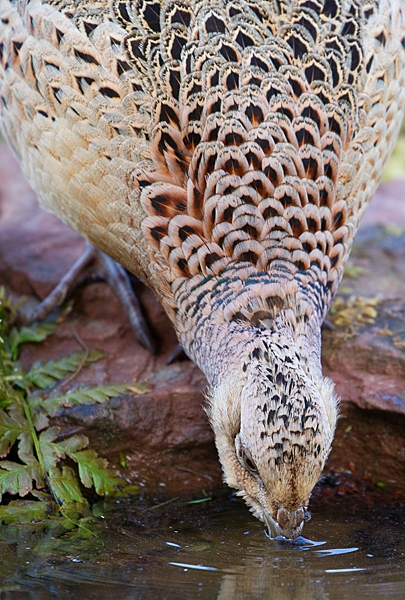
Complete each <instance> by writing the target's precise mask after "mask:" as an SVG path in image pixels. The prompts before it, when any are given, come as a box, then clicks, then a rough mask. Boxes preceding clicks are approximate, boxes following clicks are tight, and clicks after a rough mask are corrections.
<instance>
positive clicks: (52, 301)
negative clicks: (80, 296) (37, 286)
mask: <svg viewBox="0 0 405 600" xmlns="http://www.w3.org/2000/svg"><path fill="white" fill-rule="evenodd" d="M89 267H92V269H94V268H96V270H97V275H98V276H97V280H100V279H102V280H105V281H107V283H108V284H109V285H110V287H111V289H112V291H113V292H114V294H115V295H116V296H117V298H118V300H119V301H120V303H121V306H122V308H123V309H124V312H125V313H126V315H127V317H128V319H129V322H130V323H131V327H132V330H133V332H134V334H135V337H136V339H137V340H138V342H139V343H140V344H141V345H142V346H143V347H144V348H146V349H147V350H149V351H150V352H151V353H152V354H154V353H155V351H156V349H155V343H154V341H153V338H152V335H151V332H150V330H149V327H148V324H147V322H146V320H145V317H144V316H143V314H142V310H141V306H140V303H139V300H138V298H137V297H136V294H135V292H134V290H133V289H132V286H131V282H130V278H129V275H128V274H127V272H126V271H125V269H124V267H122V266H121V265H119V264H118V263H116V262H115V261H113V259H112V258H110V257H109V256H107V255H106V254H104V253H103V252H101V251H100V250H97V249H96V248H94V246H92V245H91V244H90V243H88V242H87V243H86V247H85V250H84V252H83V254H82V255H81V256H80V257H79V258H78V260H77V261H76V262H75V263H74V265H73V266H72V267H71V268H70V269H69V271H68V272H67V273H66V275H65V276H64V277H62V279H61V280H60V282H59V283H58V285H57V286H56V287H55V288H54V289H53V290H52V292H51V293H50V294H49V295H48V296H47V297H46V298H45V299H44V300H43V301H42V302H41V303H40V304H39V305H38V306H37V308H36V309H35V310H34V311H33V312H32V313H31V314H30V315H29V316H28V318H25V319H24V320H25V321H26V322H29V323H33V322H34V321H42V320H43V319H45V317H46V316H47V315H49V314H50V313H51V312H52V311H53V310H54V309H55V308H57V307H59V306H61V305H62V304H63V302H64V301H65V300H66V298H67V296H68V295H69V294H71V293H72V292H73V291H74V290H75V288H76V287H77V286H78V285H80V284H81V283H83V282H84V281H85V279H86V275H87V273H88V269H89ZM99 273H100V275H99Z"/></svg>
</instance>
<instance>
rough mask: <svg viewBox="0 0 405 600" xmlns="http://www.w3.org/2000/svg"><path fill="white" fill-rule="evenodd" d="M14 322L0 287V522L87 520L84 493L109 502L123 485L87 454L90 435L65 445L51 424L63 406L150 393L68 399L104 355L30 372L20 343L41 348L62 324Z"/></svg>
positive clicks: (89, 392)
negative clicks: (76, 382)
mask: <svg viewBox="0 0 405 600" xmlns="http://www.w3.org/2000/svg"><path fill="white" fill-rule="evenodd" d="M15 318H16V308H15V306H13V304H12V302H11V301H10V299H8V298H7V297H6V295H5V292H4V289H2V288H0V457H1V459H3V460H0V501H1V500H3V502H4V501H5V504H3V505H2V506H0V521H1V522H4V523H15V522H29V521H42V520H43V519H45V518H46V517H47V516H49V515H55V514H61V515H63V516H64V517H66V518H68V519H69V520H77V519H80V518H82V517H86V515H88V514H89V506H88V502H87V500H86V498H85V496H84V495H83V491H84V488H92V489H93V490H94V491H95V492H96V493H97V494H99V495H102V496H106V495H112V494H115V493H117V491H118V490H119V489H120V488H122V487H123V486H125V481H124V480H122V479H119V478H117V477H116V476H115V475H114V473H113V472H112V471H111V470H110V469H108V467H107V461H106V460H105V459H104V458H101V457H99V456H98V455H97V453H96V452H95V451H94V450H91V449H89V448H88V444H89V440H88V438H87V437H86V436H84V435H72V436H70V437H65V438H61V436H60V429H59V427H56V426H52V425H50V421H49V419H50V417H52V416H55V415H56V413H57V411H58V410H59V409H60V408H62V407H64V408H66V407H71V406H74V405H77V404H92V403H104V402H108V400H109V399H110V398H113V397H116V396H119V395H122V394H124V393H128V391H129V389H131V390H132V391H138V392H139V393H141V392H142V391H145V390H144V389H142V388H141V386H139V390H138V389H136V390H134V384H132V385H131V386H126V385H109V386H108V385H106V386H100V387H94V388H83V387H82V388H78V389H74V390H71V389H69V390H68V391H66V392H64V391H63V388H65V389H66V387H67V386H66V384H67V383H70V382H71V380H72V379H73V378H74V377H75V376H76V374H77V373H78V372H79V371H80V370H81V369H82V368H85V367H86V366H87V365H89V364H90V363H92V362H95V361H97V360H100V359H101V358H102V357H103V356H104V354H103V353H102V352H101V351H99V350H90V351H88V350H86V351H84V352H76V353H74V354H71V355H70V356H66V357H64V358H62V359H60V360H52V361H49V362H46V363H41V362H37V363H35V364H34V365H33V366H32V367H31V369H30V370H29V371H28V372H26V371H25V369H24V366H23V365H22V364H21V363H20V362H19V361H18V355H19V349H20V346H21V344H24V343H26V342H41V341H43V340H44V339H45V338H46V337H48V336H49V335H51V334H52V333H53V331H54V330H55V328H56V327H57V323H44V324H39V325H37V326H35V327H20V328H18V327H16V326H15V324H14V323H15ZM135 387H136V386H135ZM10 496H11V497H12V496H16V497H17V498H18V499H12V500H11V498H10ZM23 498H24V500H22V499H23Z"/></svg>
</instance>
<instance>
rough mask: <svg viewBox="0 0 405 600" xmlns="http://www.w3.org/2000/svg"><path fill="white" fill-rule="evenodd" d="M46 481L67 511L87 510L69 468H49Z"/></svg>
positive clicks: (73, 473) (73, 474)
mask: <svg viewBox="0 0 405 600" xmlns="http://www.w3.org/2000/svg"><path fill="white" fill-rule="evenodd" d="M48 481H49V484H50V486H51V488H52V493H53V495H54V496H55V497H56V498H57V500H58V502H59V504H61V505H62V506H63V507H64V508H65V509H67V510H75V509H76V510H77V509H79V510H81V511H83V509H84V508H87V501H86V500H85V498H84V497H83V495H82V493H81V491H80V487H79V482H78V480H77V477H76V474H75V472H74V471H73V469H71V468H70V467H66V466H64V467H62V470H60V469H58V467H55V466H54V467H51V468H50V470H49V474H48Z"/></svg>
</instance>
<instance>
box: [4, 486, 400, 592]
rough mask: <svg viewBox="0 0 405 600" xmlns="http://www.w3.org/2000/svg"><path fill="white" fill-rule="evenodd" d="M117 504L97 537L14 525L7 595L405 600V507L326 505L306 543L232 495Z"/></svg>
mask: <svg viewBox="0 0 405 600" xmlns="http://www.w3.org/2000/svg"><path fill="white" fill-rule="evenodd" d="M105 508H106V507H105V506H104V505H99V506H98V507H97V511H98V514H99V515H100V516H98V517H97V518H93V519H91V520H90V521H89V522H88V523H87V527H88V528H89V530H91V531H92V532H93V534H94V535H90V534H87V535H88V537H87V538H86V537H83V535H81V534H78V533H77V532H74V531H73V532H68V533H64V534H63V531H62V530H61V529H60V526H59V525H56V526H52V527H49V526H48V525H45V524H40V525H35V526H3V527H2V528H1V530H0V598H1V600H29V599H33V600H34V599H35V600H53V599H64V598H75V597H77V598H78V600H79V599H80V600H81V599H85V600H93V599H97V600H104V599H107V598H108V599H110V598H116V599H117V600H135V599H136V600H142V599H153V600H163V599H167V600H172V599H173V600H188V599H190V600H191V599H197V598H201V599H207V600H239V599H243V600H256V599H261V600H323V599H330V600H334V599H336V600H338V599H339V600H340V599H343V598H349V599H353V598H354V599H355V600H362V599H363V598H372V599H374V598H383V599H404V600H405V509H404V508H401V509H387V510H385V511H384V510H381V511H380V512H378V513H377V512H376V511H375V510H373V509H369V508H364V506H363V507H362V508H358V509H357V510H356V507H353V505H350V506H349V505H347V503H343V504H340V506H338V507H334V509H333V512H331V509H330V505H329V506H328V507H327V506H324V507H320V508H317V510H316V512H315V513H314V514H313V518H312V520H311V521H310V522H309V523H307V525H306V527H305V536H306V539H304V538H302V539H300V540H299V543H295V544H292V543H287V542H285V541H277V540H276V541H274V540H269V539H268V538H267V537H266V535H265V533H264V531H263V527H262V525H261V524H260V523H259V522H258V521H256V520H255V519H254V518H253V517H251V515H250V513H249V512H248V511H247V510H246V509H245V507H244V506H243V505H242V504H241V503H240V502H239V501H232V500H229V499H228V498H222V499H214V500H212V501H210V502H206V503H203V504H200V505H188V504H186V503H185V502H182V501H180V500H177V501H174V502H171V503H168V504H165V505H163V506H158V507H155V508H154V507H150V506H149V507H148V506H147V505H140V504H139V503H137V501H136V499H135V500H134V501H132V503H127V502H125V503H123V502H121V503H120V504H119V505H116V506H115V507H114V509H113V511H112V512H110V514H109V515H108V516H107V517H105V515H103V514H102V513H103V512H106V510H105ZM84 534H86V532H84Z"/></svg>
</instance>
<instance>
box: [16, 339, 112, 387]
mask: <svg viewBox="0 0 405 600" xmlns="http://www.w3.org/2000/svg"><path fill="white" fill-rule="evenodd" d="M104 356H105V354H104V352H101V350H96V349H94V350H91V351H90V352H89V353H88V354H86V353H85V352H74V353H73V354H70V355H69V356H66V357H64V358H61V359H60V360H50V361H48V362H47V363H45V364H42V363H41V362H36V363H35V364H34V365H33V367H32V368H31V370H30V371H29V372H28V373H27V374H26V376H25V379H26V380H27V381H29V382H30V383H31V384H32V385H35V386H36V387H38V388H41V389H46V388H50V387H53V386H54V385H55V382H56V381H59V380H60V379H63V378H64V377H66V375H69V373H74V372H75V371H77V369H78V368H79V367H80V365H82V366H86V365H89V364H90V363H92V362H96V361H98V360H100V359H101V358H103V357H104Z"/></svg>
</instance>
